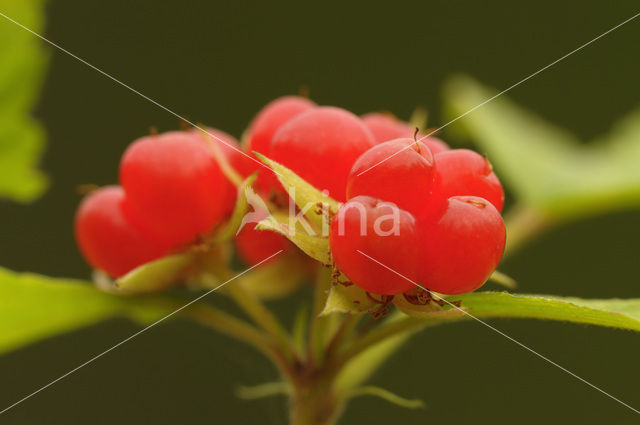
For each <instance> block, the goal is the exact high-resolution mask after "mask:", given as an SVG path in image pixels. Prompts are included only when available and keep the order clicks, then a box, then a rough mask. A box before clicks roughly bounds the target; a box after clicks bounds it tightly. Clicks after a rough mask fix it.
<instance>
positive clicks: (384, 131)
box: [362, 112, 415, 143]
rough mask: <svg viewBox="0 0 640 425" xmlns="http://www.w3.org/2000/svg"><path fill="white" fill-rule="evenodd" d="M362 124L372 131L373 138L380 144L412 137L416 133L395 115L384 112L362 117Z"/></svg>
mask: <svg viewBox="0 0 640 425" xmlns="http://www.w3.org/2000/svg"><path fill="white" fill-rule="evenodd" d="M362 122H364V125H366V126H367V127H368V128H369V130H371V133H372V134H373V137H374V138H375V139H376V142H378V143H382V142H386V141H389V140H393V139H400V138H403V137H411V136H412V135H413V133H414V131H415V129H414V128H412V127H411V126H410V125H409V123H406V122H404V121H400V120H399V119H397V118H396V117H394V116H393V115H391V114H385V113H382V112H370V113H368V114H364V115H363V116H362Z"/></svg>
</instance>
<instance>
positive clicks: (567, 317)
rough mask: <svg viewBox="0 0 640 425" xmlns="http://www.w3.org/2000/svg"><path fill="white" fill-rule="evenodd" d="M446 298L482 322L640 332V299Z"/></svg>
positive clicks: (501, 295) (502, 294) (477, 295)
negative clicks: (552, 322) (516, 321)
mask: <svg viewBox="0 0 640 425" xmlns="http://www.w3.org/2000/svg"><path fill="white" fill-rule="evenodd" d="M447 298H448V300H459V301H461V302H462V306H463V307H465V308H467V309H468V312H469V314H471V315H473V316H474V317H477V318H479V319H485V318H520V319H544V320H559V321H565V322H573V323H584V324H589V325H598V326H607V327H612V328H619V329H628V330H634V331H640V298H632V299H626V300H625V299H616V298H613V299H582V298H574V297H555V296H546V295H514V294H509V293H506V292H473V293H470V294H465V295H456V296H449V297H447ZM465 316H466V315H465ZM461 317H464V316H461ZM467 318H468V317H467Z"/></svg>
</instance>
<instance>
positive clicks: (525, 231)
mask: <svg viewBox="0 0 640 425" xmlns="http://www.w3.org/2000/svg"><path fill="white" fill-rule="evenodd" d="M504 222H505V225H506V227H507V246H506V248H505V251H504V256H505V257H506V256H507V255H508V254H512V253H513V252H515V251H516V250H518V249H519V248H521V247H522V246H523V245H526V244H527V243H528V242H530V241H531V240H533V239H534V238H535V237H537V236H539V235H540V234H542V233H543V232H545V231H546V230H548V229H549V228H550V227H552V226H553V225H555V224H556V223H555V222H554V221H553V220H552V219H551V218H549V217H547V216H545V215H544V214H542V213H541V212H539V211H536V210H534V209H532V208H530V207H527V206H526V205H523V204H519V205H515V206H514V207H513V208H511V209H510V210H509V212H508V213H507V214H505V217H504Z"/></svg>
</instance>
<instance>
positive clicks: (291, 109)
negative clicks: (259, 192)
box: [247, 96, 316, 155]
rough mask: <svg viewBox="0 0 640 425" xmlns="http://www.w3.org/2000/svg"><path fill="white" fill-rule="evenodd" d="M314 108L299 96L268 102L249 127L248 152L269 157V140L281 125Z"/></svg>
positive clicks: (307, 100) (312, 104) (311, 103)
mask: <svg viewBox="0 0 640 425" xmlns="http://www.w3.org/2000/svg"><path fill="white" fill-rule="evenodd" d="M315 106H316V104H315V103H313V102H312V101H310V100H309V99H306V98H304V97H300V96H284V97H280V98H278V99H275V100H273V101H271V102H269V103H268V104H267V105H266V106H264V107H263V108H262V109H261V110H260V112H258V114H257V115H256V117H255V118H254V119H253V122H251V125H250V126H249V138H248V144H247V146H248V150H249V151H256V152H260V153H261V154H264V155H269V147H270V146H271V139H272V138H273V135H274V134H275V133H276V131H278V129H279V128H280V127H282V125H283V124H285V123H286V122H287V121H289V120H291V119H292V118H293V117H295V116H297V115H299V114H301V113H302V112H305V111H308V110H310V109H312V108H314V107H315Z"/></svg>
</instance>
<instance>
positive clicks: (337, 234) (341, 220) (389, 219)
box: [329, 196, 418, 295]
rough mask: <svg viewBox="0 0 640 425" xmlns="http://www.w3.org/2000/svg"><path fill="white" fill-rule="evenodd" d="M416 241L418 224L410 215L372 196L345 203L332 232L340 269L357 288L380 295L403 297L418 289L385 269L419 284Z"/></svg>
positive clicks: (333, 246) (339, 211) (334, 251)
mask: <svg viewBox="0 0 640 425" xmlns="http://www.w3.org/2000/svg"><path fill="white" fill-rule="evenodd" d="M417 242H418V239H417V234H416V221H415V219H414V218H413V216H412V215H411V214H410V213H408V212H406V211H404V210H401V209H399V208H398V207H396V206H395V205H393V204H391V203H389V202H383V201H380V200H378V199H375V198H372V197H370V196H358V197H355V198H353V199H351V200H349V201H348V202H347V203H345V204H343V205H342V206H341V207H340V209H339V210H338V213H337V214H336V216H335V217H334V219H333V221H332V222H331V229H330V233H329V243H330V246H331V253H332V255H333V259H334V261H335V263H336V265H337V266H338V269H340V271H342V273H344V275H345V276H347V278H349V280H350V281H351V282H353V283H354V284H355V285H357V286H359V287H360V288H362V289H364V290H365V291H368V292H370V293H373V294H379V295H394V294H400V293H402V292H406V291H408V290H409V289H411V288H414V287H415V285H414V284H413V283H412V282H411V281H409V280H407V279H405V278H404V277H402V276H399V275H398V274H397V273H394V272H393V271H391V270H389V269H388V268H386V267H384V266H387V267H389V268H390V269H392V270H395V271H396V272H398V273H400V274H401V275H403V276H405V277H406V278H408V279H411V280H413V281H417V280H416V276H417V274H416V272H417V266H418V262H417V258H416V255H417V253H416V249H415V248H416V245H417ZM363 254H366V255H363ZM367 256H369V257H371V258H369V257H367ZM372 259H375V260H376V261H379V262H380V263H382V264H384V266H382V265H380V264H378V263H377V262H376V261H374V260H372Z"/></svg>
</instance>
